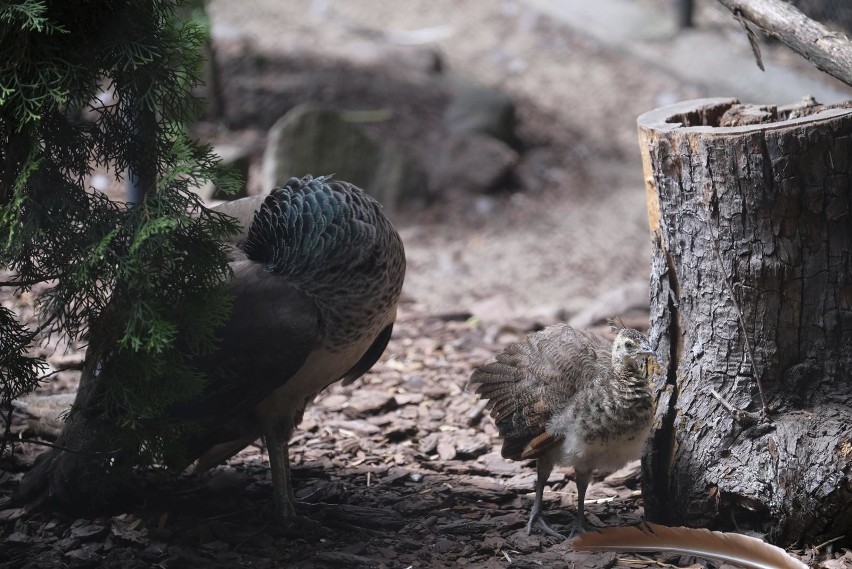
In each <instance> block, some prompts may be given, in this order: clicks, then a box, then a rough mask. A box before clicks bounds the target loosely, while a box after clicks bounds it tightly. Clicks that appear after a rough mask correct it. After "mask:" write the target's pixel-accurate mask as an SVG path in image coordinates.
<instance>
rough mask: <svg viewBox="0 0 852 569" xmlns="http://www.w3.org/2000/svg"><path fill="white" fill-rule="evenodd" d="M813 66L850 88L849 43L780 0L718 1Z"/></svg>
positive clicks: (851, 51) (851, 57)
mask: <svg viewBox="0 0 852 569" xmlns="http://www.w3.org/2000/svg"><path fill="white" fill-rule="evenodd" d="M719 3H720V4H722V5H723V6H725V7H726V8H728V9H729V10H731V12H734V13H735V14H737V13H738V14H739V15H740V16H741V17H742V18H745V19H746V20H748V21H750V22H752V23H754V24H755V25H757V26H758V27H760V28H761V29H762V30H763V31H764V32H766V34H768V35H770V36H772V37H775V38H778V40H780V41H781V42H782V43H784V44H785V45H786V46H787V47H789V48H790V49H792V50H793V51H795V52H796V53H798V54H799V55H801V56H802V57H804V58H805V59H807V60H808V61H810V62H811V63H812V64H814V66H815V67H816V68H817V69H819V70H821V71H824V72H825V73H828V74H829V75H831V76H832V77H836V78H837V79H840V80H841V81H843V82H844V83H846V84H847V85H852V42H850V41H849V40H848V39H846V37H844V36H843V35H841V34H838V33H835V32H832V31H831V30H829V29H828V28H826V27H825V26H823V25H822V24H820V23H819V22H815V21H814V20H812V19H810V18H808V17H807V16H805V15H804V14H803V13H802V12H800V11H799V10H797V9H796V8H794V7H793V6H792V5H791V4H789V3H787V2H784V1H782V0H719Z"/></svg>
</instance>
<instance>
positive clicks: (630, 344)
mask: <svg viewBox="0 0 852 569" xmlns="http://www.w3.org/2000/svg"><path fill="white" fill-rule="evenodd" d="M624 346H625V347H627V348H633V347H635V346H636V344H635V343H634V342H633V340H625V341H624Z"/></svg>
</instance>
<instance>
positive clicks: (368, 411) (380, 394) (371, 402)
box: [343, 389, 397, 417]
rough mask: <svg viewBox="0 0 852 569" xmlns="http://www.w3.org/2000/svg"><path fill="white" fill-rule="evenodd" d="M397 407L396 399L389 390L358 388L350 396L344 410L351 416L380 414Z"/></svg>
mask: <svg viewBox="0 0 852 569" xmlns="http://www.w3.org/2000/svg"><path fill="white" fill-rule="evenodd" d="M396 407H397V404H396V399H394V396H393V395H392V394H390V393H388V392H387V391H381V390H378V389H357V390H355V391H354V392H353V393H352V395H351V396H350V397H349V400H348V401H347V405H346V407H345V408H344V410H343V412H344V413H345V414H346V415H348V416H349V417H363V416H366V415H378V414H379V413H381V412H383V411H387V410H390V409H394V408H396Z"/></svg>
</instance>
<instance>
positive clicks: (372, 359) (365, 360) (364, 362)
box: [342, 323, 393, 385]
mask: <svg viewBox="0 0 852 569" xmlns="http://www.w3.org/2000/svg"><path fill="white" fill-rule="evenodd" d="M391 334H393V323H391V324H388V325H387V326H386V327H385V328H384V330H382V331H381V332H379V335H378V336H376V339H375V340H374V341H373V343H372V344H371V345H370V347H369V348H368V349H367V351H366V352H364V355H363V356H361V359H360V360H358V363H356V364H355V365H354V366H352V369H350V370H349V371H347V372H346V375H344V376H343V378H342V379H343V385H349V384H350V383H352V382H353V381H355V380H356V379H358V378H359V377H361V376H362V375H364V374H365V373H367V372H368V371H370V368H371V367H373V365H374V364H375V363H376V362H377V361H379V358H380V357H382V354H383V353H384V352H385V348H387V347H388V342H390V338H391Z"/></svg>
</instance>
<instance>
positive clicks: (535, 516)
mask: <svg viewBox="0 0 852 569" xmlns="http://www.w3.org/2000/svg"><path fill="white" fill-rule="evenodd" d="M535 466H536V473H537V476H536V479H535V501H534V502H533V506H532V510H530V519H529V521H528V522H527V535H529V534H530V532H531V531H532V529H533V527H535V526H538V527H540V528H541V529H542V531H543V532H544V533H546V534H547V535H549V536H551V537H555V538H557V539H563V540H564V539H565V536H564V535H562V534H561V533H559V532H558V531H556V530H554V529H553V528H551V527H550V526H549V525H547V522H545V521H544V519H543V518H542V517H541V509H542V504H543V501H544V485H545V484H546V483H547V479H548V478H549V477H550V473H551V471H552V470H553V462H552V461H550V460H547V459H545V458H543V457H539V458H538V459H537V460H536V462H535Z"/></svg>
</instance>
